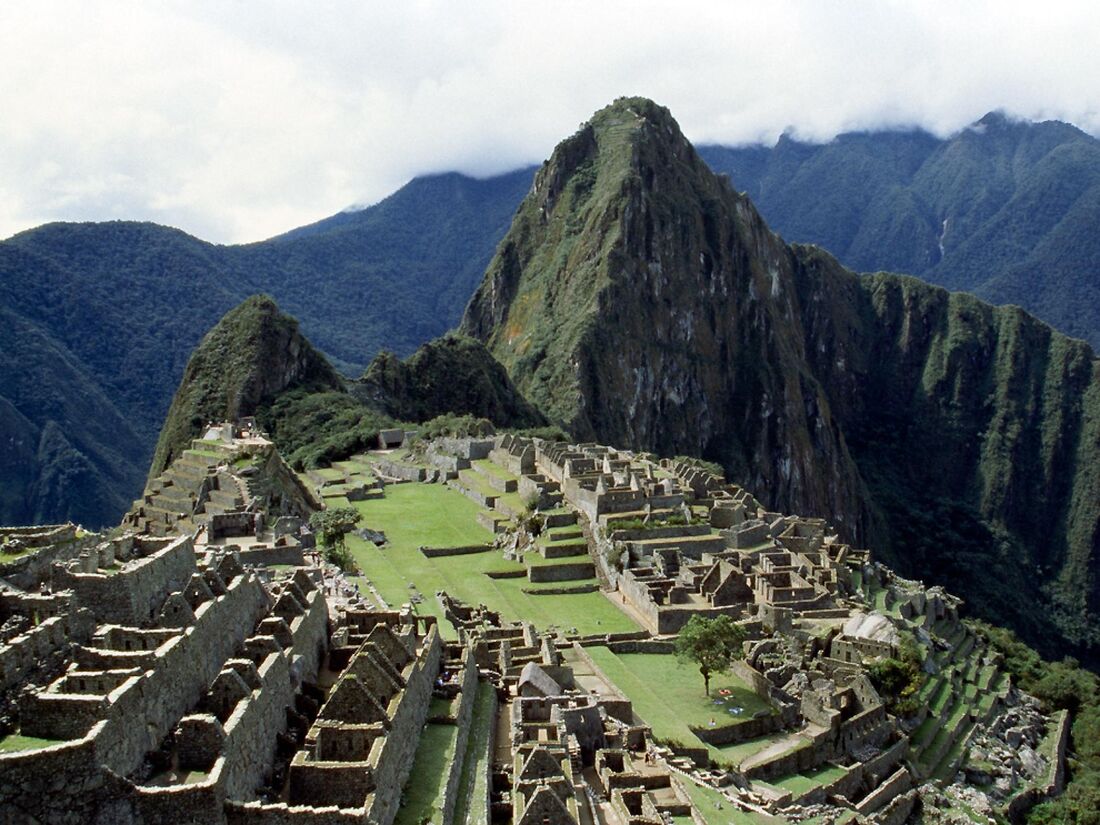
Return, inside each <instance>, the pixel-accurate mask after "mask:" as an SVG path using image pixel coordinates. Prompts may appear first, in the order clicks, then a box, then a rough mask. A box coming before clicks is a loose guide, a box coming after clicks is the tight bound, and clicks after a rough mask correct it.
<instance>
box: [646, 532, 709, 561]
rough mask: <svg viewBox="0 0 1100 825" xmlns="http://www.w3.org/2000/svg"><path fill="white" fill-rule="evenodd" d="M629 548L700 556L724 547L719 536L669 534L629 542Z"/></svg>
mask: <svg viewBox="0 0 1100 825" xmlns="http://www.w3.org/2000/svg"><path fill="white" fill-rule="evenodd" d="M629 544H630V547H631V550H633V551H635V552H637V553H640V554H641V555H649V554H650V553H651V552H653V551H655V550H678V551H679V552H680V553H682V554H683V555H685V556H689V557H692V558H700V557H701V556H702V555H703V553H719V552H721V551H723V550H725V549H726V540H725V539H724V538H722V537H721V536H670V537H668V538H659V539H643V540H639V541H632V542H629Z"/></svg>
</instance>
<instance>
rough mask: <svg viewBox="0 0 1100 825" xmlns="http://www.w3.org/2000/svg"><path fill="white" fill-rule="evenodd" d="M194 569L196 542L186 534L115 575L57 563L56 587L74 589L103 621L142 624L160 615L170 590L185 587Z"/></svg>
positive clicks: (83, 604)
mask: <svg viewBox="0 0 1100 825" xmlns="http://www.w3.org/2000/svg"><path fill="white" fill-rule="evenodd" d="M194 572H195V550H194V545H193V544H192V541H191V538H190V537H188V536H182V537H180V538H178V539H176V540H175V541H173V542H172V543H171V544H169V545H168V546H166V547H164V548H163V549H160V550H157V551H156V552H154V553H153V554H152V555H149V556H146V557H145V558H143V559H138V560H136V561H132V562H129V563H128V564H127V565H126V567H125V568H123V569H122V570H121V571H119V572H118V573H115V574H113V575H106V574H103V573H71V572H69V571H68V570H67V569H65V568H64V567H63V566H61V565H55V566H54V567H53V589H54V590H55V591H58V590H68V589H71V590H73V591H74V592H75V593H76V598H77V601H79V603H80V604H81V605H82V606H84V607H87V608H88V609H90V610H91V611H92V612H93V613H94V614H95V617H96V619H97V620H98V621H100V622H108V623H111V624H122V625H141V624H143V623H144V622H147V621H148V620H149V619H151V618H152V617H153V616H155V615H156V613H157V611H158V610H159V609H160V606H161V603H162V602H163V601H164V599H165V598H166V597H167V596H168V594H169V593H171V592H173V591H175V590H182V589H183V587H184V586H185V585H186V584H187V582H188V581H189V580H190V578H191V574H192V573H194Z"/></svg>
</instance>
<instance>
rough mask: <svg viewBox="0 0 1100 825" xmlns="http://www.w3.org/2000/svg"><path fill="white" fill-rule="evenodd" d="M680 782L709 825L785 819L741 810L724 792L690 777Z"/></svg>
mask: <svg viewBox="0 0 1100 825" xmlns="http://www.w3.org/2000/svg"><path fill="white" fill-rule="evenodd" d="M680 784H681V785H683V786H684V790H686V791H687V792H688V796H690V797H691V804H692V805H694V806H695V810H696V811H698V812H699V816H701V817H702V818H703V819H704V820H706V822H707V825H765V823H773V822H774V823H778V822H782V821H783V820H781V819H779V818H778V817H772V816H767V815H766V814H757V813H752V812H750V811H740V810H738V809H736V808H734V807H733V803H732V802H730V801H729V800H728V799H726V798H725V797H724V796H722V794H721V793H720V792H719V791H717V790H715V789H714V788H710V787H703V786H702V785H697V784H695V783H694V782H692V781H691V780H689V779H681V780H680Z"/></svg>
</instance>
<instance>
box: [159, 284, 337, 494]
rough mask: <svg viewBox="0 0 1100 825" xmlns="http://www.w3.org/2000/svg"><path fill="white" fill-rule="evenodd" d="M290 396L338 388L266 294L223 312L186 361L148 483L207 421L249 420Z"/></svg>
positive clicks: (334, 377) (320, 357) (291, 321)
mask: <svg viewBox="0 0 1100 825" xmlns="http://www.w3.org/2000/svg"><path fill="white" fill-rule="evenodd" d="M292 390H301V391H305V392H326V391H332V390H337V391H338V390H342V382H341V380H340V376H339V375H337V373H336V371H335V370H334V369H333V368H332V367H331V366H330V365H329V363H328V361H326V360H325V358H324V356H323V355H321V354H320V353H319V352H317V350H315V349H314V348H313V345H312V344H310V343H309V341H307V340H306V339H305V338H304V337H303V336H302V334H301V333H300V332H299V331H298V322H297V321H295V320H294V319H293V318H291V317H290V316H288V315H284V314H283V313H281V312H280V311H279V308H278V307H277V306H276V305H275V302H274V301H272V300H271V299H270V298H269V297H267V296H266V295H255V296H253V297H251V298H249V299H248V300H246V301H244V303H242V304H241V305H240V306H238V307H236V308H235V309H233V310H232V311H231V312H229V313H227V314H226V316H225V317H224V318H222V319H221V320H220V321H219V322H218V324H217V326H215V327H214V328H213V329H212V330H210V332H208V333H207V334H206V336H205V337H204V338H203V339H202V342H201V343H200V344H199V346H198V348H197V349H196V350H195V352H194V354H193V355H192V356H191V360H190V361H188V362H187V369H186V370H184V373H183V380H182V381H181V382H180V387H179V389H178V390H177V391H176V396H175V398H173V399H172V406H171V408H170V409H169V410H168V417H167V419H166V420H165V422H164V427H163V429H162V430H161V433H160V438H159V439H158V441H157V449H156V453H155V454H154V456H153V465H152V467H151V468H150V470H149V477H150V478H153V477H155V476H158V475H160V474H161V473H162V472H164V469H165V468H166V467H167V466H168V465H169V464H171V463H172V461H173V460H174V459H175V458H176V457H178V456H179V455H180V453H182V452H183V450H185V449H187V447H189V446H190V444H191V440H192V439H194V438H198V437H199V436H200V435H201V434H202V429H203V427H204V426H205V425H206V424H208V423H211V422H218V421H233V420H236V419H238V418H241V417H244V416H250V415H256V414H257V413H259V412H260V411H261V410H262V409H263V408H264V406H266V405H267V404H268V403H270V402H272V401H273V400H275V398H276V397H277V396H278V395H280V394H282V393H284V392H289V391H292Z"/></svg>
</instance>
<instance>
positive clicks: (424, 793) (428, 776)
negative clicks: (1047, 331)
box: [393, 723, 458, 825]
mask: <svg viewBox="0 0 1100 825" xmlns="http://www.w3.org/2000/svg"><path fill="white" fill-rule="evenodd" d="M457 738H458V726H457V725H435V724H430V723H429V724H428V725H425V726H424V731H423V732H422V733H421V734H420V744H418V745H417V747H416V758H415V759H414V760H413V767H412V773H410V774H409V780H408V782H406V783H405V790H404V792H403V793H402V794H401V798H402V804H401V807H400V809H398V811H397V816H396V817H395V818H394V820H393V821H394V825H420V823H422V822H427V821H432V822H438V821H439V815H440V813H441V812H442V810H443V795H444V793H445V791H446V790H447V772H448V769H449V768H450V766H451V762H452V761H454V756H455V740H456V739H457Z"/></svg>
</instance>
